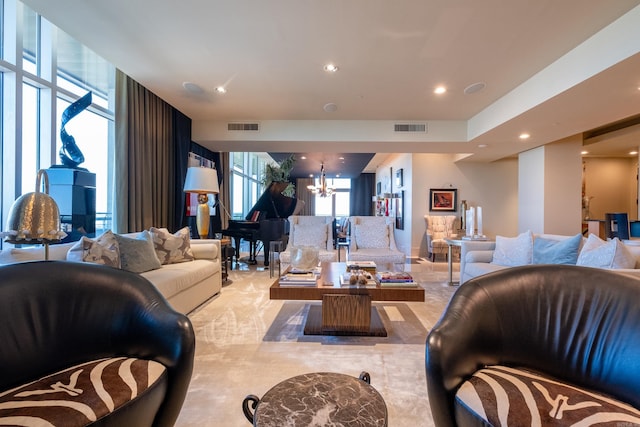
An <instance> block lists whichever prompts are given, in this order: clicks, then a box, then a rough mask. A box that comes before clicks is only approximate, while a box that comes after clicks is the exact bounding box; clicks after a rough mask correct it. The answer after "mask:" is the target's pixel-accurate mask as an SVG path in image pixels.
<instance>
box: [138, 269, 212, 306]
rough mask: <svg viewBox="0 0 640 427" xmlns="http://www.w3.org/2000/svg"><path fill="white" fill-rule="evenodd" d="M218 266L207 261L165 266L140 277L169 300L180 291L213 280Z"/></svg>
mask: <svg viewBox="0 0 640 427" xmlns="http://www.w3.org/2000/svg"><path fill="white" fill-rule="evenodd" d="M219 270H220V265H219V264H218V263H214V262H211V261H208V260H194V261H191V262H183V263H175V264H165V265H163V266H162V268H159V269H157V270H151V271H147V272H145V273H142V274H141V276H142V277H144V278H145V279H147V280H149V281H150V282H151V283H153V284H154V286H155V287H156V288H158V290H159V291H160V292H161V293H162V295H163V296H164V297H165V298H167V299H169V298H171V297H173V296H174V295H176V294H178V293H180V292H181V291H183V290H185V289H188V288H190V287H192V286H193V285H195V284H196V283H200V282H201V281H203V280H205V279H207V278H208V279H209V280H214V279H213V276H214V274H215V273H217V272H218V271H219Z"/></svg>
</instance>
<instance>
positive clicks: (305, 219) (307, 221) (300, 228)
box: [280, 215, 337, 264]
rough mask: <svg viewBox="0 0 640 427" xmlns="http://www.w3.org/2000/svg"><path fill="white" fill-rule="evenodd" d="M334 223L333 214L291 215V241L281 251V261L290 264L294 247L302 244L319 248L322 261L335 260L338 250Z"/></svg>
mask: <svg viewBox="0 0 640 427" xmlns="http://www.w3.org/2000/svg"><path fill="white" fill-rule="evenodd" d="M333 223H334V221H333V217H331V216H303V215H293V216H290V217H289V242H288V244H287V248H286V249H285V250H284V251H283V252H281V253H280V262H282V263H284V264H290V263H291V253H292V249H293V248H294V247H302V246H310V247H313V248H317V249H318V259H319V260H320V261H327V262H332V261H335V260H336V259H337V252H336V251H334V250H333V230H332V228H333Z"/></svg>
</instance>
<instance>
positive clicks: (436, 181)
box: [376, 153, 518, 256]
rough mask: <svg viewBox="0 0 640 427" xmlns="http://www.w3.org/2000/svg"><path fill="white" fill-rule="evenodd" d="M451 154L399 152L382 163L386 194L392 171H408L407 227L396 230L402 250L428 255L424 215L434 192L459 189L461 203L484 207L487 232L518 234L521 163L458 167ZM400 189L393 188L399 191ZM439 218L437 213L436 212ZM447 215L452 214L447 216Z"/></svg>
mask: <svg viewBox="0 0 640 427" xmlns="http://www.w3.org/2000/svg"><path fill="white" fill-rule="evenodd" d="M454 160H455V155H452V154H425V153H416V154H399V155H395V156H392V157H390V158H389V159H388V160H387V161H386V162H385V163H384V164H383V165H379V166H378V169H377V172H376V181H381V182H382V187H383V192H384V188H385V182H386V178H387V177H389V168H392V170H393V171H395V170H397V168H403V169H404V186H403V188H402V189H403V190H404V191H405V228H404V230H396V234H395V236H396V241H397V243H398V246H399V248H400V249H401V250H402V251H404V252H405V253H406V254H411V255H412V256H426V245H425V243H426V242H425V223H424V215H426V214H429V213H430V212H429V189H430V188H456V189H457V190H458V203H457V206H456V212H454V214H455V215H457V216H460V215H461V213H460V211H459V209H460V201H461V200H466V201H467V203H468V205H469V206H482V209H483V228H484V230H483V231H484V234H486V235H487V236H489V237H495V235H496V234H501V235H505V236H514V235H516V234H517V230H518V226H517V218H518V212H517V207H518V185H517V182H518V172H517V170H518V162H517V160H516V159H506V160H500V161H497V162H493V163H472V162H459V163H455V162H454ZM397 190H399V189H397V188H395V187H394V188H393V191H394V192H397ZM436 214H437V213H436ZM442 214H443V215H444V214H449V215H450V214H451V213H450V212H442Z"/></svg>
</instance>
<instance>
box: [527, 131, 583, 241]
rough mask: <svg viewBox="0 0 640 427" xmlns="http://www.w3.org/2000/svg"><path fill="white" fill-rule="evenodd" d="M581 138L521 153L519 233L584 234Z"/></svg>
mask: <svg viewBox="0 0 640 427" xmlns="http://www.w3.org/2000/svg"><path fill="white" fill-rule="evenodd" d="M581 148H582V140H581V138H579V137H572V138H567V139H565V140H562V141H558V142H556V143H552V144H547V145H545V146H543V147H538V148H535V149H533V150H529V151H526V152H523V153H520V155H519V156H518V165H519V168H518V169H519V170H518V176H519V189H518V194H519V201H518V205H519V209H518V213H519V219H518V232H519V233H521V232H523V231H526V230H531V231H532V232H534V233H551V234H566V235H573V234H576V233H580V232H581V226H582V220H581V215H582V202H581V200H582V198H581V176H582V161H581V156H580V150H581Z"/></svg>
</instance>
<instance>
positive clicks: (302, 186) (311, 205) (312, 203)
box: [296, 178, 316, 215]
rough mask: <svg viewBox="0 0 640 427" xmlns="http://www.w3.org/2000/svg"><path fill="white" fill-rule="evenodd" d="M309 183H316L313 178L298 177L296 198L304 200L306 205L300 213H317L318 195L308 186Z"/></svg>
mask: <svg viewBox="0 0 640 427" xmlns="http://www.w3.org/2000/svg"><path fill="white" fill-rule="evenodd" d="M307 185H315V180H314V179H313V178H298V179H296V198H297V199H298V200H302V201H303V202H304V207H303V208H302V210H301V211H300V212H298V215H315V212H316V195H315V194H313V193H312V192H311V191H309V189H308V188H307Z"/></svg>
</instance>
